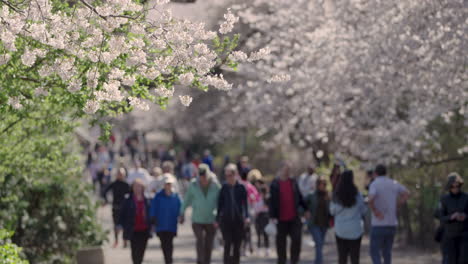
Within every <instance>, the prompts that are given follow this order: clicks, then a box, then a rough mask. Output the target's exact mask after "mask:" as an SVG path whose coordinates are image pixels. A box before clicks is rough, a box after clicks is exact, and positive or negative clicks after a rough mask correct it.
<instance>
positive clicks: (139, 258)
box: [119, 179, 151, 264]
mask: <svg viewBox="0 0 468 264" xmlns="http://www.w3.org/2000/svg"><path fill="white" fill-rule="evenodd" d="M144 192H145V185H144V183H143V181H142V180H141V179H135V181H134V182H133V184H132V192H131V193H130V195H129V196H128V198H126V199H125V200H124V201H123V203H122V208H121V214H120V217H119V221H120V225H121V226H122V227H123V230H124V232H123V237H124V240H130V248H131V253H132V261H133V264H141V263H142V262H143V258H144V256H145V250H146V245H147V243H148V239H149V238H150V234H151V221H150V218H149V215H150V214H149V208H150V207H149V201H148V200H147V199H146V198H145V195H144Z"/></svg>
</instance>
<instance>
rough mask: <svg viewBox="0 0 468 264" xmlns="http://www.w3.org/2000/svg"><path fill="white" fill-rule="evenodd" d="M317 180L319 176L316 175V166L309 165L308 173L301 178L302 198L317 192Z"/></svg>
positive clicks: (299, 182)
mask: <svg viewBox="0 0 468 264" xmlns="http://www.w3.org/2000/svg"><path fill="white" fill-rule="evenodd" d="M317 178H318V175H317V174H316V173H315V166H314V165H309V167H307V171H306V172H304V173H303V174H301V176H299V180H298V184H299V190H300V191H301V194H302V197H307V196H309V194H311V193H313V192H314V191H315V184H316V182H317Z"/></svg>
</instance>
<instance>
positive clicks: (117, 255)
mask: <svg viewBox="0 0 468 264" xmlns="http://www.w3.org/2000/svg"><path fill="white" fill-rule="evenodd" d="M110 211H111V209H110V207H109V206H106V207H101V208H100V209H99V212H98V215H99V218H100V220H101V221H102V224H103V226H104V227H105V228H106V229H107V230H111V228H112V218H111V214H110ZM187 216H189V214H187ZM187 218H190V217H187ZM304 238H305V239H304V243H303V247H302V253H301V257H302V259H303V260H302V262H301V264H306V263H307V264H311V263H313V259H314V255H315V254H314V248H313V247H311V246H310V245H308V241H310V238H309V236H304ZM327 239H328V241H329V242H328V243H327V245H326V246H325V249H324V254H325V260H324V263H325V264H329V263H333V264H334V263H337V262H338V260H337V252H336V246H335V243H334V239H333V237H332V235H331V234H329V236H328V237H327ZM109 241H110V242H108V243H106V245H105V246H104V248H105V256H106V263H108V264H131V259H130V249H128V248H127V249H124V248H122V246H121V245H120V247H118V248H115V249H114V248H111V242H113V234H112V233H110V234H109ZM254 241H256V239H255V238H254ZM174 243H175V251H174V264H195V261H196V259H195V238H194V237H193V234H192V230H191V227H190V223H189V222H186V223H185V224H184V225H182V226H180V227H179V234H178V236H177V238H176V239H175V242H174ZM368 248H369V247H368V240H367V239H365V240H364V241H363V247H362V249H361V256H362V257H361V263H362V264H371V260H370V258H369V254H368ZM144 263H145V264H150V263H151V264H163V257H162V252H161V250H160V248H159V241H158V239H157V238H152V239H151V240H150V241H149V245H148V248H147V250H146V255H145V261H144ZM212 263H213V264H222V250H219V249H216V250H214V252H213V261H212ZM242 263H252V264H274V263H276V259H275V254H273V255H272V256H271V257H269V258H266V257H259V256H256V255H255V254H254V256H252V257H245V258H243V260H242ZM439 263H441V261H440V257H439V255H438V254H431V253H423V252H417V251H414V250H408V249H406V250H405V249H404V248H396V249H395V250H394V253H393V264H439Z"/></svg>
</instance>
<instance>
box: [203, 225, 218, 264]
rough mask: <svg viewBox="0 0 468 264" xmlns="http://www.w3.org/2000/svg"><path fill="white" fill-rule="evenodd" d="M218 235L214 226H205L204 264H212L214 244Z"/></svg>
mask: <svg viewBox="0 0 468 264" xmlns="http://www.w3.org/2000/svg"><path fill="white" fill-rule="evenodd" d="M215 235H216V228H215V227H214V225H213V224H209V225H205V242H204V243H203V244H204V259H203V261H204V264H210V263H211V252H212V251H213V244H214V239H215Z"/></svg>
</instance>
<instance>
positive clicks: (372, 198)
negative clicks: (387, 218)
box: [369, 184, 384, 220]
mask: <svg viewBox="0 0 468 264" xmlns="http://www.w3.org/2000/svg"><path fill="white" fill-rule="evenodd" d="M376 198H377V190H376V188H375V185H374V184H371V186H370V188H369V208H370V209H371V211H372V214H374V215H375V217H377V219H381V220H382V219H383V218H384V216H383V214H382V212H380V211H379V210H378V209H377V207H376V206H375V199H376Z"/></svg>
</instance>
